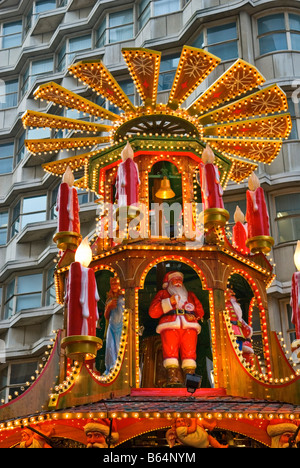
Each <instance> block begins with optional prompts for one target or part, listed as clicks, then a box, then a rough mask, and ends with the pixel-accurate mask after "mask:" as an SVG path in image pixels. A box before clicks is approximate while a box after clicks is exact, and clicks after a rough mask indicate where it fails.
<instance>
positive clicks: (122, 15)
mask: <svg viewBox="0 0 300 468" xmlns="http://www.w3.org/2000/svg"><path fill="white" fill-rule="evenodd" d="M132 38H133V10H132V9H130V10H124V11H117V12H116V13H110V15H109V22H108V41H109V43H110V44H112V43H114V42H121V41H126V40H128V39H132Z"/></svg>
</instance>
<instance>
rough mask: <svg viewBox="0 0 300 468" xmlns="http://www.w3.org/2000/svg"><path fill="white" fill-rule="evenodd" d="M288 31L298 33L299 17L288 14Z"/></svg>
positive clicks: (299, 27) (299, 29) (299, 28)
mask: <svg viewBox="0 0 300 468" xmlns="http://www.w3.org/2000/svg"><path fill="white" fill-rule="evenodd" d="M289 20H290V29H291V30H293V31H300V15H293V14H289Z"/></svg>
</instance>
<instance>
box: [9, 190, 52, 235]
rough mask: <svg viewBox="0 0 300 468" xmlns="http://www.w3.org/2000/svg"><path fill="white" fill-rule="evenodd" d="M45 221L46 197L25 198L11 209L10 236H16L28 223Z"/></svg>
mask: <svg viewBox="0 0 300 468" xmlns="http://www.w3.org/2000/svg"><path fill="white" fill-rule="evenodd" d="M46 219H47V196H46V195H40V196H35V197H26V198H23V199H22V200H20V201H19V202H18V203H17V204H16V205H15V207H14V208H13V215H12V225H11V236H14V235H15V234H18V233H19V232H21V230H22V229H23V228H24V227H25V226H26V224H29V223H39V222H43V221H46Z"/></svg>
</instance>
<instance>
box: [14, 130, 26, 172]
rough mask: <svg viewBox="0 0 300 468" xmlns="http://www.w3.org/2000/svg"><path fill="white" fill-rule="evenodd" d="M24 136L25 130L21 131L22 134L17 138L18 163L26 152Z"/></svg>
mask: <svg viewBox="0 0 300 468" xmlns="http://www.w3.org/2000/svg"><path fill="white" fill-rule="evenodd" d="M25 138H26V130H25V131H24V132H22V134H21V135H20V136H19V138H18V139H17V154H16V164H18V163H19V162H20V161H21V159H23V158H24V155H25V153H26V147H25Z"/></svg>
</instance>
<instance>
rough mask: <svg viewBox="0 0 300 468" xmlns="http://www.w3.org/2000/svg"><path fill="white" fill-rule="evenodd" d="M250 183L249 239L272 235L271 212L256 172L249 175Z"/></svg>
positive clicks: (248, 192)
mask: <svg viewBox="0 0 300 468" xmlns="http://www.w3.org/2000/svg"><path fill="white" fill-rule="evenodd" d="M248 185H249V190H247V211H246V220H247V223H248V239H251V238H252V237H257V236H270V225H269V214H268V210H267V206H266V201H265V194H264V191H263V189H262V188H261V187H260V184H259V180H258V178H257V177H256V175H255V174H254V173H252V174H251V176H250V177H249V182H248Z"/></svg>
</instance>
